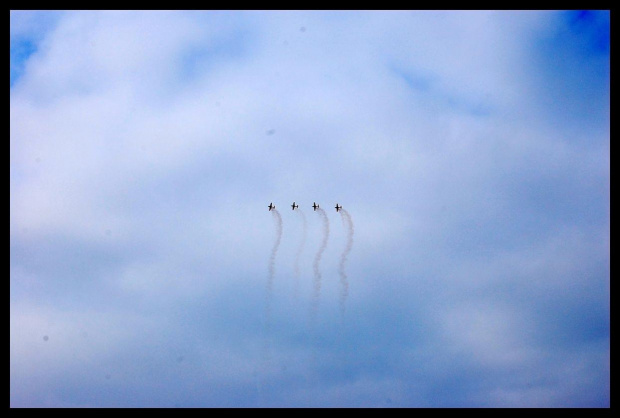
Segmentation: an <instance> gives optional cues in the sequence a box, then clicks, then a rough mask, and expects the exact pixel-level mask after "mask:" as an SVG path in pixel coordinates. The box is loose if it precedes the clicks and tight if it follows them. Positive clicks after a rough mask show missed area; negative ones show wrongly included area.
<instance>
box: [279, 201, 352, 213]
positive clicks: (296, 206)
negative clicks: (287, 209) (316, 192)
mask: <svg viewBox="0 0 620 418" xmlns="http://www.w3.org/2000/svg"><path fill="white" fill-rule="evenodd" d="M267 207H268V208H269V211H271V210H273V209H275V208H276V205H274V204H273V202H271V203H269V206H267ZM291 207H292V208H293V210H295V209H297V208H299V205H297V204H295V202H293V204H292V205H291ZM318 208H319V205H317V204H316V202H313V203H312V209H314V210H315V211H316V210H317V209H318ZM334 208H335V209H336V212H340V209H342V206H340V205H339V204H338V203H336V206H334Z"/></svg>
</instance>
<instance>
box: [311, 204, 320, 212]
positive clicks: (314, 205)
mask: <svg viewBox="0 0 620 418" xmlns="http://www.w3.org/2000/svg"><path fill="white" fill-rule="evenodd" d="M312 207H313V208H314V210H315V211H316V209H317V208H318V207H319V205H317V204H316V202H314V203H313V204H312Z"/></svg>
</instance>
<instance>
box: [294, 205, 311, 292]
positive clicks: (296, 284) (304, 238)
mask: <svg viewBox="0 0 620 418" xmlns="http://www.w3.org/2000/svg"><path fill="white" fill-rule="evenodd" d="M297 213H299V216H301V220H302V222H303V234H302V236H301V242H300V243H299V248H298V249H297V256H296V257H295V297H297V296H298V294H299V261H300V259H301V253H302V252H303V251H304V247H305V246H306V235H307V229H308V225H307V224H306V215H304V213H303V212H302V210H301V209H299V208H297Z"/></svg>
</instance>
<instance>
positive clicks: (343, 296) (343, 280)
mask: <svg viewBox="0 0 620 418" xmlns="http://www.w3.org/2000/svg"><path fill="white" fill-rule="evenodd" d="M340 215H341V216H342V223H343V224H344V226H345V228H346V229H347V246H346V247H345V248H344V251H343V252H342V256H341V257H340V268H339V273H340V285H341V289H340V315H341V317H342V318H343V319H344V310H345V304H346V301H347V296H348V294H349V282H348V280H347V273H346V271H345V269H344V267H345V264H346V262H347V256H348V255H349V253H350V252H351V248H353V233H354V231H355V228H354V226H353V220H352V219H351V215H350V214H349V212H347V211H346V210H344V209H340Z"/></svg>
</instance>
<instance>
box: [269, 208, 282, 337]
mask: <svg viewBox="0 0 620 418" xmlns="http://www.w3.org/2000/svg"><path fill="white" fill-rule="evenodd" d="M271 213H273V220H274V221H275V223H276V240H275V242H274V243H273V249H272V250H271V257H269V278H268V279H267V296H266V298H267V300H266V303H265V316H266V324H267V330H269V328H270V325H271V294H272V292H273V277H274V274H275V264H276V254H277V253H278V247H279V246H280V240H281V239H282V216H280V212H278V210H277V209H272V210H271Z"/></svg>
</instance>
